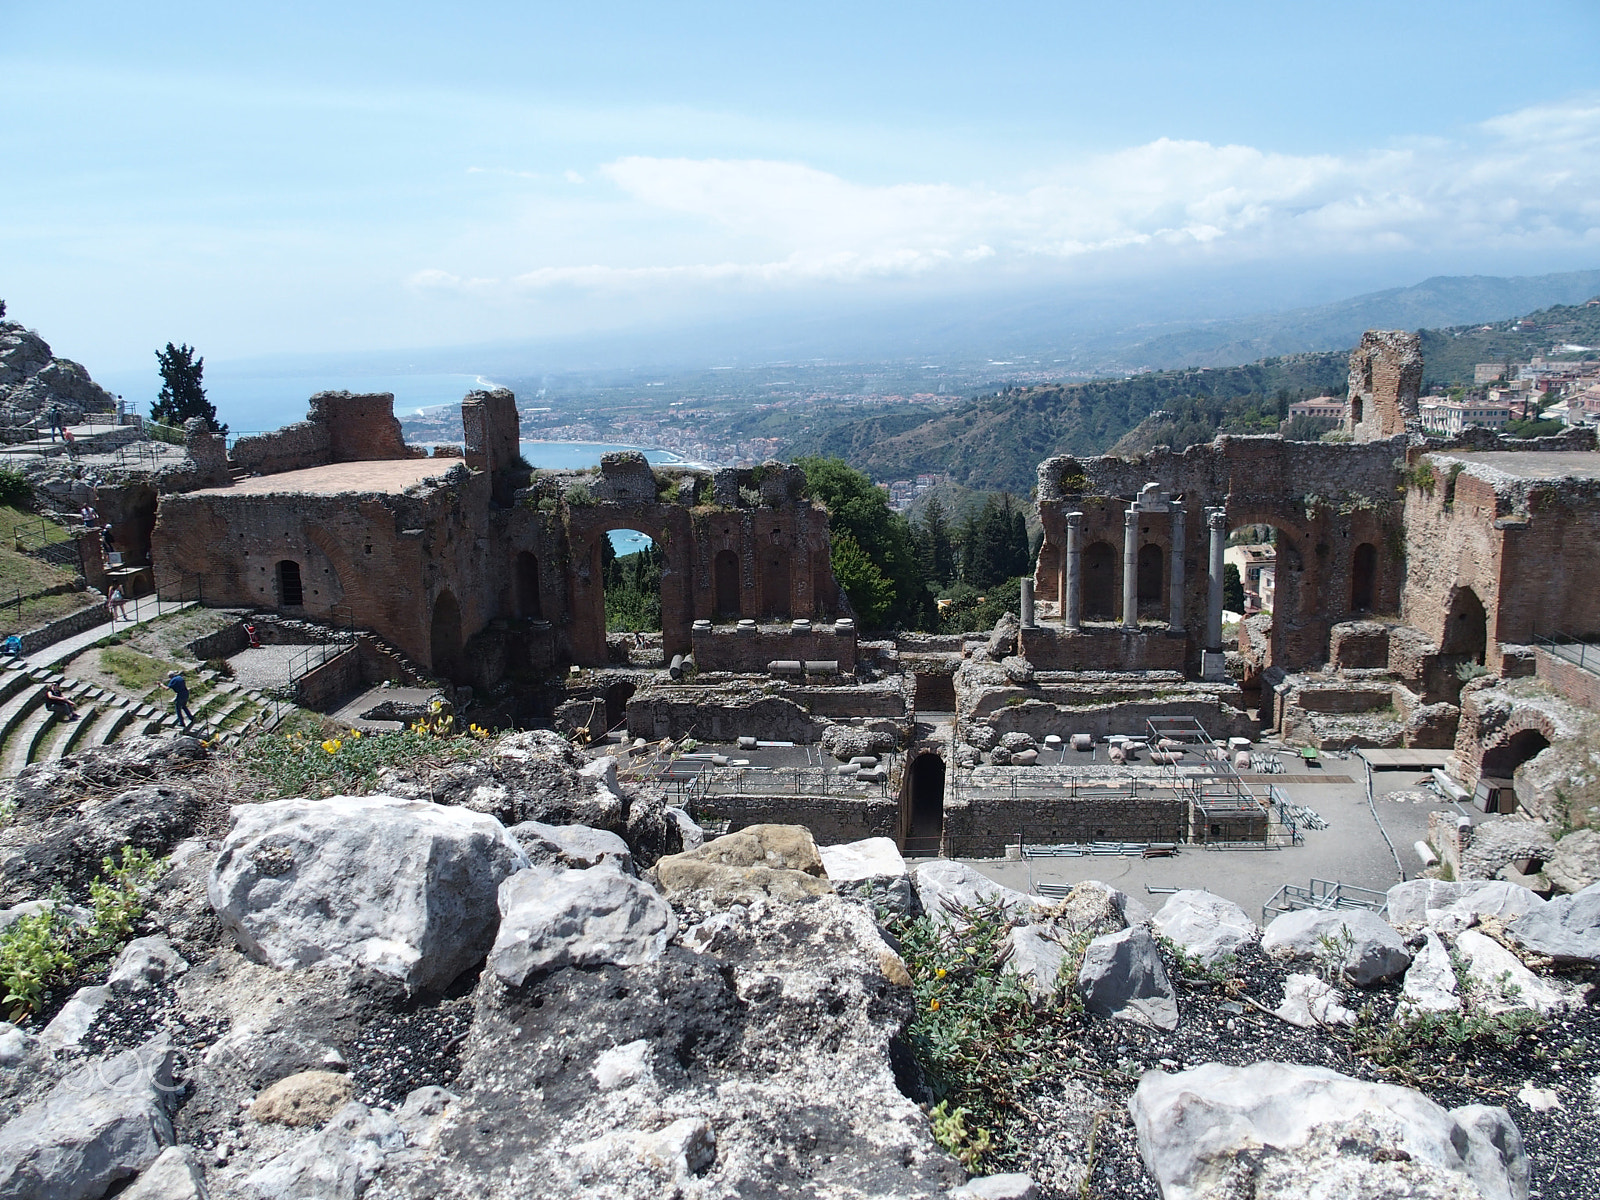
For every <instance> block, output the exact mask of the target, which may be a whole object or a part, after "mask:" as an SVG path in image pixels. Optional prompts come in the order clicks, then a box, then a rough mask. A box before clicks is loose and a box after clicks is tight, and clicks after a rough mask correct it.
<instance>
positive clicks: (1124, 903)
mask: <svg viewBox="0 0 1600 1200" xmlns="http://www.w3.org/2000/svg"><path fill="white" fill-rule="evenodd" d="M1046 914H1047V916H1048V919H1049V921H1050V923H1051V924H1052V925H1054V926H1056V927H1057V928H1058V929H1069V930H1072V931H1073V932H1076V933H1083V932H1089V933H1115V932H1116V931H1117V930H1119V929H1126V928H1128V926H1130V925H1148V924H1150V921H1151V919H1152V916H1151V912H1150V910H1149V909H1148V908H1146V907H1145V906H1144V905H1143V904H1141V903H1139V901H1137V900H1135V899H1134V898H1133V897H1132V896H1130V895H1128V894H1127V893H1126V892H1121V891H1118V890H1117V889H1116V888H1114V887H1112V886H1111V885H1110V884H1108V883H1101V882H1100V881H1099V880H1098V879H1085V880H1083V881H1082V882H1081V883H1076V884H1074V885H1073V887H1072V890H1071V891H1070V892H1068V893H1067V894H1066V895H1065V896H1063V897H1062V898H1061V899H1060V900H1058V901H1056V903H1055V904H1053V905H1051V906H1050V907H1049V908H1048V909H1046Z"/></svg>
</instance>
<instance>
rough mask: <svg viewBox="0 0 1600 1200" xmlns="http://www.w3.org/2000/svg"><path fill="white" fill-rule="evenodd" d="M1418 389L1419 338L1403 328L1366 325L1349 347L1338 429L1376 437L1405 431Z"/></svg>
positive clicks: (1364, 438)
mask: <svg viewBox="0 0 1600 1200" xmlns="http://www.w3.org/2000/svg"><path fill="white" fill-rule="evenodd" d="M1421 390H1422V339H1421V338H1420V337H1419V336H1418V335H1417V334H1415V333H1408V332H1406V331H1405V330H1403V329H1369V330H1367V332H1366V333H1364V334H1362V335H1361V344H1360V345H1359V346H1357V347H1356V348H1355V349H1354V350H1352V351H1351V352H1350V401H1349V404H1348V406H1347V407H1346V409H1345V418H1344V431H1345V432H1346V433H1348V434H1350V435H1351V436H1352V437H1353V438H1354V439H1355V440H1356V441H1358V442H1376V441H1381V440H1382V439H1384V438H1391V437H1393V436H1394V435H1395V434H1397V433H1404V432H1405V431H1406V421H1408V420H1414V419H1415V418H1416V416H1417V395H1418V393H1419V392H1421Z"/></svg>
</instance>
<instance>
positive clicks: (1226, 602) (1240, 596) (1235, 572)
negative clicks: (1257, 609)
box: [1222, 563, 1244, 613]
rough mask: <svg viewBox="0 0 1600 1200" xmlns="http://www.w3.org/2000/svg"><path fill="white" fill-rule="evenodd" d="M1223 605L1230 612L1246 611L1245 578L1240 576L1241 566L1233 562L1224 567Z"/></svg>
mask: <svg viewBox="0 0 1600 1200" xmlns="http://www.w3.org/2000/svg"><path fill="white" fill-rule="evenodd" d="M1222 607H1223V608H1225V609H1227V610H1228V611H1229V612H1236V613H1242V612H1243V611H1244V580H1243V579H1241V578H1239V568H1238V567H1236V566H1234V565H1233V564H1232V563H1227V564H1225V565H1224V566H1223V568H1222Z"/></svg>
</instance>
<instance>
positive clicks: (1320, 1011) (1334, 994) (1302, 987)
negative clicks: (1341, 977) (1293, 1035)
mask: <svg viewBox="0 0 1600 1200" xmlns="http://www.w3.org/2000/svg"><path fill="white" fill-rule="evenodd" d="M1272 1011H1273V1012H1274V1013H1276V1014H1277V1015H1278V1016H1279V1017H1282V1018H1283V1019H1284V1020H1285V1021H1287V1022H1289V1024H1291V1025H1298V1026H1300V1028H1302V1029H1317V1028H1320V1027H1321V1026H1324V1025H1354V1024H1355V1023H1356V1014H1355V1013H1353V1012H1351V1011H1350V1010H1349V1009H1348V1008H1346V1007H1345V1006H1344V997H1342V996H1341V995H1339V989H1338V988H1336V987H1334V986H1333V985H1332V984H1330V983H1328V982H1327V981H1325V980H1322V979H1319V978H1317V977H1316V976H1315V975H1295V974H1290V975H1286V976H1284V980H1283V1003H1282V1004H1280V1005H1278V1007H1277V1008H1275V1009H1273V1010H1272Z"/></svg>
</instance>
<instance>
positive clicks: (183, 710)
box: [166, 671, 194, 733]
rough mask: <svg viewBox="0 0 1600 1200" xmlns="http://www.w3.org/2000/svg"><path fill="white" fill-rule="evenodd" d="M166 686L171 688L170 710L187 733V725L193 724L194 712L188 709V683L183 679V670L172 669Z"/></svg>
mask: <svg viewBox="0 0 1600 1200" xmlns="http://www.w3.org/2000/svg"><path fill="white" fill-rule="evenodd" d="M166 686H167V687H169V688H171V689H172V697H173V699H172V711H173V713H174V715H176V716H177V718H178V723H179V724H180V725H182V726H183V731H184V732H185V733H188V732H189V726H191V725H193V724H194V713H193V712H191V711H190V710H189V684H188V683H187V682H186V681H185V680H184V678H183V672H182V671H174V672H173V673H172V674H171V676H169V677H168V679H167V682H166Z"/></svg>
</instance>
